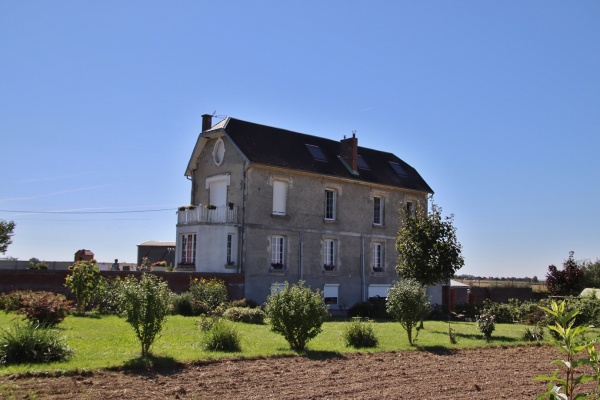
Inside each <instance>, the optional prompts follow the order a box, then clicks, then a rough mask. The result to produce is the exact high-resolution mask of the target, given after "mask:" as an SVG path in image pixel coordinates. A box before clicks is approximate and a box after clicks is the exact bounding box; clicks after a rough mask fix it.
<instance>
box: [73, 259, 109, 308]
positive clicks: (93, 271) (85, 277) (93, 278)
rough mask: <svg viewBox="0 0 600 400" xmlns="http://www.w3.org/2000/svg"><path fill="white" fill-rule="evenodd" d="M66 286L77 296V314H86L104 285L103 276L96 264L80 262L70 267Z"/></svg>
mask: <svg viewBox="0 0 600 400" xmlns="http://www.w3.org/2000/svg"><path fill="white" fill-rule="evenodd" d="M69 270H70V271H71V274H70V275H67V279H66V281H65V286H66V287H67V288H69V290H70V291H71V292H72V293H73V294H74V295H75V298H76V300H77V312H84V311H85V308H86V307H87V306H88V305H89V304H91V303H92V301H93V300H94V298H95V297H96V293H97V292H98V290H99V289H100V287H101V285H102V276H101V275H100V270H99V269H98V266H97V265H96V263H95V262H87V261H79V262H76V263H75V264H73V265H71V266H70V267H69Z"/></svg>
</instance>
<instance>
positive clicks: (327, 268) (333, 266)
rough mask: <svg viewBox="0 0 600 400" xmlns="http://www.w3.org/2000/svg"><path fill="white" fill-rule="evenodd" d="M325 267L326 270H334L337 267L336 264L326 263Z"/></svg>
mask: <svg viewBox="0 0 600 400" xmlns="http://www.w3.org/2000/svg"><path fill="white" fill-rule="evenodd" d="M323 269H324V270H325V271H333V270H334V269H335V265H333V264H325V265H323Z"/></svg>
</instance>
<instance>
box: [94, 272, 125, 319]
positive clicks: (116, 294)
mask: <svg viewBox="0 0 600 400" xmlns="http://www.w3.org/2000/svg"><path fill="white" fill-rule="evenodd" d="M101 278H102V279H101V284H100V285H99V287H98V296H97V304H96V306H97V308H98V312H100V313H102V314H119V313H120V312H121V300H120V296H121V283H122V281H121V279H120V278H119V277H117V278H115V279H107V278H104V277H101Z"/></svg>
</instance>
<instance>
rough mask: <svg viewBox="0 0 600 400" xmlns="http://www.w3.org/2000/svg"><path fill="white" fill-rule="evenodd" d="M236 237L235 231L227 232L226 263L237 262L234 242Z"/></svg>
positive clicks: (232, 263)
mask: <svg viewBox="0 0 600 400" xmlns="http://www.w3.org/2000/svg"><path fill="white" fill-rule="evenodd" d="M234 238H235V235H234V234H233V233H230V232H228V233H227V245H226V255H225V263H226V264H227V265H234V264H235V254H234V251H233V250H234V248H235V245H234V243H233V240H234Z"/></svg>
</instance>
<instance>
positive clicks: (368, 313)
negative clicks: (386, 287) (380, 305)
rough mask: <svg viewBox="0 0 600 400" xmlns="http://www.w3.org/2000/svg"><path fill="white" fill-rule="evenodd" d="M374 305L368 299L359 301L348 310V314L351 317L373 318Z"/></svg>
mask: <svg viewBox="0 0 600 400" xmlns="http://www.w3.org/2000/svg"><path fill="white" fill-rule="evenodd" d="M374 308H375V307H374V306H373V304H371V303H370V302H368V301H360V302H358V303H356V304H354V305H353V306H352V307H350V309H349V310H348V316H349V317H352V318H373V309H374Z"/></svg>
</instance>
